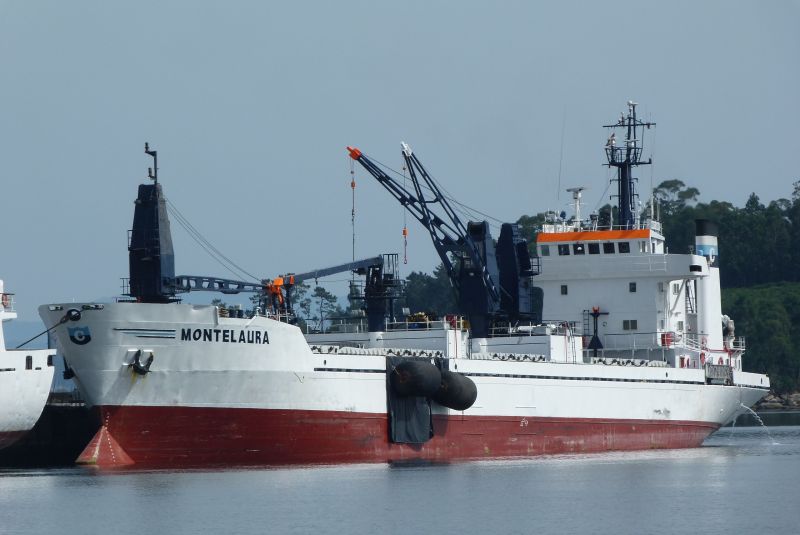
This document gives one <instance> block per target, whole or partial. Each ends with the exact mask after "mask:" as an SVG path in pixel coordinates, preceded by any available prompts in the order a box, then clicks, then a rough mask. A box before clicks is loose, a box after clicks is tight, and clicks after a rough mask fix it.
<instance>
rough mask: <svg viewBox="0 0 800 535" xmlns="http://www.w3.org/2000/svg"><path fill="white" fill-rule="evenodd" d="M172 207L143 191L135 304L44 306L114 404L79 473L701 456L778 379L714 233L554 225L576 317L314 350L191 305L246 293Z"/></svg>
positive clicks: (319, 340) (275, 331)
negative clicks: (729, 309)
mask: <svg viewBox="0 0 800 535" xmlns="http://www.w3.org/2000/svg"><path fill="white" fill-rule="evenodd" d="M631 111H632V112H633V111H635V109H634V110H631ZM629 120H633V121H634V123H636V118H635V113H633V114H632V119H631V115H629ZM631 147H633V148H634V149H635V148H636V144H635V142H631V143H627V144H626V146H625V147H622V148H626V149H627V148H631ZM404 150H407V151H408V152H407V154H410V150H408V147H407V146H405V147H404ZM148 153H149V154H151V153H150V152H148ZM607 153H608V154H609V162H610V163H612V162H613V161H614V159H615V158H617V157H618V156H619V154H618V153H617V152H616V149H615V147H614V146H613V145H612V146H611V147H610V148H607ZM351 154H352V155H357V156H358V157H361V153H360V151H357V150H351ZM355 157H356V156H354V158H355ZM164 205H165V201H164V198H163V195H162V192H161V186H160V184H158V183H157V182H156V183H155V184H153V185H141V186H140V187H139V196H138V199H137V202H136V208H135V210H136V212H135V215H134V229H133V231H132V235H131V242H130V246H129V252H130V262H131V283H130V285H131V286H130V292H129V295H130V296H131V299H129V300H127V301H123V302H116V303H79V304H74V303H62V304H51V305H44V306H42V307H40V308H39V312H40V315H41V317H42V319H43V320H44V322H45V325H47V326H54V333H55V335H56V340H57V343H58V347H59V349H60V351H61V352H62V353H63V354H64V356H65V358H66V361H67V364H68V365H69V367H70V369H71V370H72V371H74V373H75V380H76V383H77V385H78V387H79V388H80V390H81V393H82V395H83V397H84V398H85V399H86V400H87V402H88V403H90V404H91V405H94V406H96V407H98V408H99V410H100V414H101V420H102V428H101V429H100V431H98V433H97V435H96V436H95V437H94V439H93V440H92V442H91V443H90V444H89V446H87V448H86V450H85V451H84V452H83V454H82V455H81V457H80V458H79V462H83V463H92V464H96V465H99V466H103V467H113V466H121V465H137V466H142V467H151V466H207V465H217V464H224V465H229V464H299V463H340V462H387V461H395V460H411V459H426V460H434V461H448V460H453V459H474V458H498V457H527V456H533V455H540V454H548V453H563V452H597V451H608V450H636V449H652V448H685V447H696V446H699V445H701V444H702V442H703V440H704V439H705V438H706V437H708V436H709V435H710V434H711V433H713V432H715V431H716V430H717V429H719V428H720V426H722V425H724V424H726V423H728V422H730V421H732V420H733V419H734V418H736V417H737V416H738V415H739V414H741V413H743V412H744V411H746V410H747V407H749V406H752V405H753V404H755V403H756V402H757V401H758V400H759V399H761V398H762V397H763V396H764V395H765V394H766V393H767V392H768V391H769V378H768V377H766V376H765V375H761V374H756V373H751V372H746V371H744V369H743V366H742V358H743V349H744V343H743V341H742V340H740V339H737V338H735V337H734V336H733V329H732V326H733V324H732V322H731V321H730V320H728V321H727V323H726V324H725V330H724V331H723V321H724V318H723V316H722V315H721V312H720V289H719V269H718V267H717V250H716V234H715V232H714V227H713V225H712V224H709V223H707V222H703V223H699V224H698V237H697V239H696V244H697V250H696V254H667V253H666V251H665V250H664V247H663V237H662V236H661V235H660V233H659V229H658V226H657V223H656V222H653V221H643V222H640V221H639V220H638V219H637V218H635V217H634V218H633V219H630V220H627V221H625V222H624V225H622V227H623V228H605V229H603V228H600V227H599V225H596V224H595V222H594V220H593V218H590V219H589V221H588V222H582V221H581V218H580V217H579V216H578V217H576V218H575V219H574V220H573V221H572V222H569V221H567V220H566V219H565V218H563V219H561V220H560V221H558V222H552V223H550V224H549V225H550V226H546V227H545V228H544V229H543V230H542V232H540V233H539V237H538V242H537V247H538V253H539V255H540V259H541V264H542V272H541V274H540V275H539V276H538V278H537V279H538V280H537V284H538V285H539V286H540V287H541V288H542V289H543V292H544V314H545V317H546V318H547V317H552V318H559V319H558V320H553V321H545V322H541V323H539V324H535V325H520V324H506V325H503V324H502V323H494V324H493V325H491V329H490V331H491V332H489V333H488V334H489V336H481V337H475V338H473V337H471V336H470V333H469V329H468V328H467V324H466V322H465V321H464V320H462V319H461V318H460V317H458V316H449V317H446V318H445V319H444V320H442V321H411V322H391V321H387V322H384V323H380V322H378V324H379V328H377V329H376V328H374V326H375V325H376V323H375V322H374V321H372V322H371V323H370V325H371V326H372V327H367V328H365V329H361V328H360V327H358V326H353V325H348V326H346V327H343V328H342V329H340V331H339V332H332V333H331V332H329V333H324V334H318V335H307V336H306V337H304V335H303V333H302V332H301V331H300V329H299V328H297V327H295V326H293V325H290V324H287V323H285V322H282V321H279V319H280V318H277V317H269V316H265V315H262V314H260V313H259V311H258V310H256V311H254V312H253V313H251V314H242V315H239V314H229V313H228V311H227V310H224V309H220V308H219V307H217V306H211V305H191V304H184V303H180V302H179V301H178V300H177V299H176V298H175V293H176V291H177V289H178V287H179V286H180V285H181V284H182V283H181V282H180V281H186V287H188V286H191V285H194V288H198V287H199V285H207V286H209V287H212V286H213V287H217V288H219V289H221V290H223V291H229V292H230V291H234V288H233V286H232V285H231V284H229V283H230V282H231V281H227V283H226V282H224V281H216V282H215V281H213V280H210V279H203V278H200V277H194V278H183V279H182V278H180V277H178V278H175V277H174V265H173V252H172V245H171V243H172V242H171V237H170V236H169V224H168V219H167V214H166V210H165V206H164ZM578 206H579V205H578ZM629 215H630V214H629ZM367 312H368V314H369V309H368V310H367ZM486 325H488V324H486ZM431 377H435V381H434V383H435V384H433V388H432V389H431V388H429V387H430V384H429V383H431V381H430V378H431Z"/></svg>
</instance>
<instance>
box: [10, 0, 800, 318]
mask: <svg viewBox="0 0 800 535" xmlns="http://www.w3.org/2000/svg"><path fill="white" fill-rule="evenodd" d="M798 28H800V3H798V2H797V1H795V2H789V1H783V2H731V1H721V2H697V1H692V2H646V1H636V2H629V3H628V2H626V3H619V2H488V1H487V2H464V1H459V2H456V1H450V2H436V1H422V2H416V1H402V2H396V1H395V2H373V1H364V2H351V1H336V2H266V1H264V2H235V1H228V2H215V3H211V2H194V1H193V2H190V1H188V0H187V1H182V2H170V1H163V0H161V1H158V2H148V1H141V0H139V1H136V2H124V3H123V2H109V1H97V2H85V1H73V2H64V1H53V2H36V1H29V0H24V1H23V0H20V1H8V0H6V1H0V101H1V102H2V105H0V157H2V162H1V165H2V176H3V202H2V210H3V213H2V218H3V219H2V220H3V222H4V229H3V230H4V232H3V234H2V236H3V243H2V246H3V256H2V258H3V265H2V268H1V270H0V276H2V278H4V279H5V280H6V287H7V289H8V290H9V291H14V292H16V293H17V308H18V310H19V311H20V314H21V316H22V319H26V320H31V319H35V307H36V306H37V305H39V304H41V303H46V302H54V301H62V300H72V299H76V300H91V299H97V298H104V297H105V298H107V297H109V296H113V295H116V294H117V293H118V292H119V288H120V278H121V277H125V276H127V269H128V268H127V250H126V245H127V242H126V232H127V230H128V229H129V228H130V226H131V221H132V215H133V203H132V201H133V199H134V198H135V196H136V187H137V185H138V184H139V183H140V182H142V181H143V180H144V179H145V177H146V169H147V167H148V165H150V160H149V158H147V157H146V156H145V155H144V154H143V152H142V151H143V144H144V142H145V141H149V142H150V143H151V145H152V146H153V147H154V148H156V149H157V150H158V151H159V164H160V179H161V182H162V184H163V185H164V189H165V192H166V194H167V196H168V197H169V199H170V200H171V201H172V202H173V203H174V204H175V205H176V206H177V207H178V208H179V209H180V210H181V211H182V213H183V214H184V215H185V216H186V217H187V218H188V219H189V220H190V221H191V222H192V224H193V225H194V226H195V227H196V228H198V229H199V230H200V231H201V232H202V233H203V234H204V235H205V236H206V238H208V240H209V241H210V242H212V243H213V244H215V245H216V247H217V248H219V249H220V250H222V251H223V252H224V253H225V254H226V255H227V256H229V257H231V258H232V259H234V260H236V261H237V262H238V263H239V264H240V265H242V266H243V267H244V268H245V269H247V270H248V271H250V272H251V273H254V274H257V275H259V276H263V277H271V276H274V275H276V274H278V273H281V272H286V271H290V270H291V271H304V270H307V269H311V268H316V267H324V266H328V265H334V264H338V263H340V262H343V261H347V260H349V259H350V256H351V239H352V238H351V226H350V209H351V206H350V204H351V192H350V187H349V183H350V177H349V169H350V164H349V159H348V157H347V153H346V151H345V146H346V145H356V146H358V147H360V148H361V149H362V150H363V151H364V152H365V153H367V154H370V155H371V156H374V157H375V158H376V159H378V160H380V161H382V162H385V163H387V164H391V165H392V166H394V167H396V168H399V167H400V166H401V163H400V162H401V157H400V141H401V140H404V141H407V142H408V143H410V144H411V146H412V147H413V148H414V149H415V151H416V152H417V154H418V155H419V157H420V159H421V160H422V161H423V162H424V163H425V165H426V166H427V168H428V169H429V171H431V173H432V174H433V175H434V176H435V177H436V178H437V179H438V180H439V182H440V183H441V184H442V185H443V186H444V187H445V188H447V189H448V190H449V191H450V192H451V193H452V194H453V195H454V196H455V197H456V198H457V199H458V200H459V201H461V202H463V203H465V204H467V205H470V206H473V207H475V208H478V209H480V210H481V211H483V212H486V213H488V214H490V215H492V216H494V217H496V218H499V219H502V220H507V221H514V220H516V219H517V218H518V217H519V216H521V215H523V214H533V213H536V212H540V211H544V210H547V209H554V208H556V209H563V208H564V203H565V202H566V195H565V194H564V193H561V195H560V199H558V198H557V189H558V177H559V161H560V154H561V149H562V142H561V139H562V131H563V140H564V142H563V163H562V165H561V185H562V189H563V188H566V187H569V186H575V185H584V186H588V187H589V188H590V189H589V190H588V191H587V192H586V200H587V206H586V208H585V209H586V210H591V209H594V208H595V207H597V206H599V205H602V204H603V203H605V202H607V198H602V194H603V192H604V191H605V188H606V182H607V178H608V176H609V175H608V172H607V170H606V168H604V167H602V166H601V164H602V162H603V160H604V155H603V152H602V147H603V144H604V142H605V139H606V136H607V132H605V131H604V129H603V128H601V126H602V125H603V124H606V123H608V122H610V121H614V120H615V119H616V118H617V117H618V116H619V113H620V112H621V111H623V110H624V109H625V102H626V101H627V100H628V99H634V100H636V101H638V102H639V103H640V112H641V113H642V114H643V115H645V116H646V117H648V118H651V119H652V120H654V121H656V122H657V123H658V126H657V129H656V131H655V139H654V140H653V139H649V140H648V141H649V145H648V148H649V150H648V152H652V153H653V158H654V160H655V165H654V166H653V168H652V171H651V170H650V169H647V168H643V169H642V170H641V172H640V173H639V178H640V179H641V184H642V188H641V189H642V191H646V190H647V189H648V188H649V185H650V183H651V180H652V181H653V182H655V183H658V182H660V181H662V180H664V179H670V178H679V179H681V180H683V181H684V182H686V183H687V184H689V185H692V186H696V187H698V188H699V189H700V191H701V200H705V201H708V200H711V199H719V200H727V201H730V202H732V203H734V204H736V205H739V206H741V205H743V204H744V202H745V200H746V199H747V196H748V195H749V194H750V192H753V191H754V192H756V193H757V194H758V195H759V196H760V197H761V199H762V200H763V201H769V200H773V199H776V198H780V197H789V196H790V194H791V191H792V187H791V184H792V182H793V181H794V180H797V179H800V171H799V170H798V165H797V161H798V156H800V136H798V134H797V128H798V124H800V97H799V95H800V90H799V89H800V83H799V82H800V61H799V60H798V58H800V32H799V31H798ZM651 173H652V174H651ZM356 181H357V189H356V196H357V200H356V203H357V208H356V210H357V215H356V225H357V227H356V233H357V246H356V256H357V257H366V256H372V255H374V254H377V253H381V252H400V253H402V238H401V230H402V226H403V214H402V210H401V208H400V206H399V205H398V204H397V203H396V202H395V201H394V199H392V198H391V197H390V196H389V194H388V193H386V192H385V191H384V190H383V189H382V188H381V187H380V186H379V185H378V184H377V182H375V181H374V180H373V179H372V178H371V177H370V176H368V175H367V174H366V173H365V172H363V171H362V170H361V169H360V167H357V168H356ZM409 230H410V236H409V244H408V255H409V263H408V265H406V266H403V269H404V274H407V273H408V272H409V271H410V270H412V269H416V270H425V271H430V270H431V269H432V268H433V267H434V265H435V264H436V263H437V262H438V259H437V257H436V255H435V251H434V249H433V247H432V245H431V243H430V240H429V238H428V236H427V234H426V233H425V232H424V230H423V229H422V228H421V227H420V226H419V225H418V224H417V223H416V222H415V221H413V220H410V219H409ZM173 236H174V239H175V252H176V258H177V260H176V264H177V272H178V273H186V274H208V275H219V276H230V274H229V273H228V272H225V271H224V270H223V269H222V268H221V267H220V266H219V265H218V264H217V263H216V262H215V261H214V260H212V259H211V258H210V257H209V256H207V255H206V254H205V253H204V252H203V251H202V250H201V249H200V248H199V247H198V246H197V245H196V244H195V243H194V242H193V241H192V240H191V239H190V238H189V236H188V235H187V234H186V233H185V232H184V231H183V230H182V229H181V228H180V227H179V226H178V225H177V224H176V223H175V221H173ZM332 289H334V290H335V291H337V292H338V293H342V292H343V290H342V289H341V288H339V289H337V288H335V287H333V285H332ZM202 297H203V298H208V299H210V298H211V297H212V296H210V295H208V296H202Z"/></svg>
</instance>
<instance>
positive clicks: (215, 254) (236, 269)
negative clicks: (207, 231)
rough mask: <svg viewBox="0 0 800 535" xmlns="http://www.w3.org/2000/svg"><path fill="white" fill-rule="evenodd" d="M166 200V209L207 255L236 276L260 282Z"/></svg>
mask: <svg viewBox="0 0 800 535" xmlns="http://www.w3.org/2000/svg"><path fill="white" fill-rule="evenodd" d="M166 201H167V210H168V211H169V212H170V214H172V216H173V217H174V218H175V220H176V221H177V222H178V224H180V226H181V227H183V229H184V230H186V232H187V233H188V234H189V236H191V238H192V239H193V240H194V241H195V242H197V244H198V245H199V246H200V248H201V249H203V250H204V251H206V252H207V253H208V254H209V256H211V257H212V258H213V259H214V260H216V261H217V262H218V263H219V264H220V265H221V266H222V267H223V268H225V269H226V270H228V271H229V272H230V273H232V274H233V275H234V276H235V277H237V278H242V279H244V278H250V279H251V280H253V281H255V282H261V279H259V278H258V277H256V276H255V275H253V274H252V273H250V272H248V271H247V270H245V269H244V268H242V267H241V266H239V265H238V264H237V263H236V262H234V261H233V260H231V259H230V258H228V257H227V256H225V254H223V253H222V252H221V251H220V250H219V249H217V248H216V247H214V245H213V244H212V243H211V242H210V241H208V240H207V239H206V238H205V236H203V234H202V233H201V232H200V231H199V230H197V228H195V227H194V225H192V224H191V223H190V222H189V220H188V219H187V218H186V217H185V216H184V215H183V214H182V213H181V212H180V210H178V207H177V206H175V203H173V202H172V201H170V200H169V199H166Z"/></svg>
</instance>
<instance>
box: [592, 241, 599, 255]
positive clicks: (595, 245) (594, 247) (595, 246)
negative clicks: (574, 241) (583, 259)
mask: <svg viewBox="0 0 800 535" xmlns="http://www.w3.org/2000/svg"><path fill="white" fill-rule="evenodd" d="M589 254H600V244H599V243H590V244H589Z"/></svg>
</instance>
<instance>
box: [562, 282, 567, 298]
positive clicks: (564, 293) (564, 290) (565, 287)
mask: <svg viewBox="0 0 800 535" xmlns="http://www.w3.org/2000/svg"><path fill="white" fill-rule="evenodd" d="M561 295H567V285H566V284H562V285H561Z"/></svg>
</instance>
